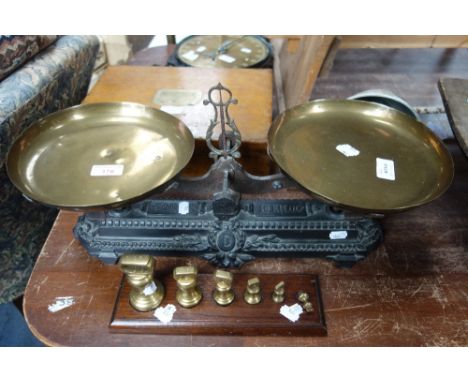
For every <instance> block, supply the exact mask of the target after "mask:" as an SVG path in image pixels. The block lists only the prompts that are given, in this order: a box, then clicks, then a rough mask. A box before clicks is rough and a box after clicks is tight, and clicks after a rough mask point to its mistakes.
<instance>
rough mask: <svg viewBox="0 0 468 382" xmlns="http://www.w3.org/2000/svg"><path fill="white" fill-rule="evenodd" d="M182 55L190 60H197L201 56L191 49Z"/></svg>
mask: <svg viewBox="0 0 468 382" xmlns="http://www.w3.org/2000/svg"><path fill="white" fill-rule="evenodd" d="M182 57H183V58H185V59H187V60H189V61H195V60H196V59H197V58H198V57H199V55H198V54H196V53H195V52H194V51H193V50H190V51H188V52H187V53H184V54H183V55H182Z"/></svg>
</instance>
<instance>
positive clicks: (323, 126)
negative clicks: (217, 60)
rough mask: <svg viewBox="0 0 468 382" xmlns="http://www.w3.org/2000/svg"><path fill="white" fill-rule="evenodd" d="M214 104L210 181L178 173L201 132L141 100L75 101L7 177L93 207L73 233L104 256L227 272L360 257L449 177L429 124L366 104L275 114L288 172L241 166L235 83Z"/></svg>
mask: <svg viewBox="0 0 468 382" xmlns="http://www.w3.org/2000/svg"><path fill="white" fill-rule="evenodd" d="M204 103H205V105H211V106H212V107H213V109H214V117H213V119H212V120H211V122H210V123H209V127H208V129H207V134H206V143H207V145H208V147H209V149H210V156H211V157H212V158H213V160H214V163H213V165H212V166H211V168H210V170H209V171H208V172H207V173H206V174H205V175H203V176H201V177H183V176H179V175H178V174H179V173H180V171H181V170H182V169H183V168H184V167H185V166H186V165H187V163H188V162H189V160H190V159H191V157H192V155H193V152H194V138H193V136H192V134H191V133H190V130H189V129H188V128H187V127H186V126H185V125H184V124H183V123H182V122H181V121H180V120H178V119H177V118H175V117H173V116H171V115H169V114H167V113H165V112H162V111H160V110H157V109H154V108H150V107H147V106H143V105H139V104H132V103H103V104H88V105H81V106H76V107H72V108H69V109H65V110H62V111H59V112H56V113H54V114H51V115H49V116H47V117H46V118H44V119H42V120H40V121H39V122H37V123H35V124H33V125H32V126H31V127H30V128H28V129H27V130H26V131H25V132H24V133H23V135H21V136H20V137H19V138H18V139H17V140H16V142H15V143H14V145H13V147H12V149H11V150H10V153H9V156H8V160H7V169H8V173H9V176H10V178H11V180H12V182H13V183H14V185H15V186H16V187H17V188H18V189H19V190H20V191H21V192H22V193H23V194H24V195H25V196H26V197H27V198H29V199H31V200H34V201H36V202H39V203H42V204H45V205H49V206H55V207H58V208H61V209H73V210H80V211H85V214H84V215H82V216H81V217H80V218H79V220H78V222H77V224H76V226H75V228H74V235H75V237H76V238H77V239H78V240H79V241H80V242H81V243H82V245H83V246H84V247H85V248H86V250H87V251H88V252H89V254H90V255H91V256H96V257H97V258H99V259H100V260H102V261H104V262H105V263H115V262H117V261H118V259H119V257H121V256H122V255H125V254H127V253H141V254H149V255H152V256H167V255H181V256H188V255H192V256H199V257H201V258H203V259H206V260H208V261H210V262H211V263H213V264H215V265H216V266H219V267H226V268H227V267H239V266H241V265H242V264H244V263H245V262H247V261H251V260H254V259H255V258H257V257H322V258H325V259H329V260H333V261H335V262H336V263H337V264H338V265H340V266H351V265H353V264H355V263H356V262H357V261H359V260H362V259H364V258H365V257H366V255H367V254H368V253H369V252H370V251H372V250H373V249H374V248H376V247H377V246H378V245H379V243H380V242H381V240H382V238H383V235H382V229H381V226H380V224H379V221H378V220H379V218H380V217H382V216H384V215H386V214H389V213H394V212H401V211H404V210H407V209H410V208H413V207H417V206H421V205H423V204H425V203H428V202H430V201H432V200H434V199H435V198H437V197H439V196H440V195H441V194H442V193H443V192H444V191H445V190H446V189H447V188H448V186H449V185H450V183H451V181H452V177H453V171H454V169H453V162H452V159H451V156H450V154H449V153H448V151H447V149H446V148H445V146H444V145H443V143H441V142H440V140H439V139H438V138H437V137H436V136H435V135H434V134H433V133H432V132H431V131H430V130H429V129H428V128H427V127H426V126H424V125H423V124H422V123H420V122H419V121H417V120H416V119H415V118H413V117H412V116H410V115H408V114H405V113H403V112H400V111H398V110H395V109H393V108H390V107H387V106H385V105H382V104H378V103H373V102H365V101H357V100H319V101H313V102H309V103H307V104H304V105H300V106H297V107H294V108H292V109H289V110H287V111H286V112H284V113H283V114H281V115H280V116H278V118H276V120H275V121H274V122H273V125H272V126H271V128H270V131H269V135H268V153H269V155H270V156H271V158H272V159H273V161H274V162H275V163H276V164H277V165H278V166H279V168H280V169H281V172H278V173H276V174H273V175H269V176H255V175H252V174H249V173H248V172H246V171H245V170H244V169H243V168H242V166H241V165H240V164H239V162H238V161H237V159H238V158H239V157H240V153H239V148H240V145H241V134H240V132H239V130H238V128H237V127H236V124H235V122H234V120H233V119H232V118H231V116H230V114H229V107H230V106H231V105H234V104H236V103H237V101H236V100H235V99H234V98H233V97H232V94H231V92H230V91H229V90H228V89H227V88H225V87H223V86H222V85H221V84H218V85H217V86H215V87H213V88H211V89H210V90H209V92H208V99H207V100H205V101H204ZM207 122H208V121H207ZM207 125H208V123H207ZM216 136H217V137H218V138H217V140H215V137H216Z"/></svg>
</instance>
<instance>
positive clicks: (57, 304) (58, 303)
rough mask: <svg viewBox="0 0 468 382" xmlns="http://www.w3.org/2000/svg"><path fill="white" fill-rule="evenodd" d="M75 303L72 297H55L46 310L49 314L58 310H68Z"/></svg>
mask: <svg viewBox="0 0 468 382" xmlns="http://www.w3.org/2000/svg"><path fill="white" fill-rule="evenodd" d="M74 303H75V298H74V297H73V296H66V297H56V298H55V301H54V303H53V304H50V305H49V306H48V307H47V309H48V310H49V312H51V313H55V312H58V311H59V310H62V309H65V308H68V307H70V306H72V305H73V304H74Z"/></svg>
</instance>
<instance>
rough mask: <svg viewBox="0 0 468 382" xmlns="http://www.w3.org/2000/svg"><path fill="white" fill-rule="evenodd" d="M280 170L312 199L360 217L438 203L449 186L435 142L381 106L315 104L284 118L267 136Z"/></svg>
mask: <svg viewBox="0 0 468 382" xmlns="http://www.w3.org/2000/svg"><path fill="white" fill-rule="evenodd" d="M268 148H269V152H270V155H271V156H272V157H273V159H274V160H275V162H276V163H277V164H278V165H279V166H280V167H281V169H282V170H283V171H284V172H285V173H286V174H288V175H289V176H290V177H291V178H293V179H294V180H295V181H296V182H298V183H299V184H300V185H302V186H303V187H304V188H306V189H307V190H309V191H310V192H312V193H313V194H315V195H316V196H318V197H320V198H322V199H324V200H326V201H328V202H332V203H334V204H337V205H341V206H345V207H351V208H354V209H357V210H360V211H365V212H376V213H385V212H396V211H403V210H406V209H408V208H412V207H416V206H419V205H422V204H425V203H428V202H430V201H432V200H434V199H435V198H437V197H438V196H440V195H441V194H442V193H443V192H444V191H445V190H446V189H447V188H448V187H449V185H450V183H451V181H452V178H453V171H454V170H453V162H452V158H451V156H450V154H449V153H448V151H447V149H446V148H445V146H444V145H443V143H442V142H440V141H439V139H438V138H437V137H436V136H435V135H434V134H433V133H432V132H431V131H430V130H429V129H428V128H427V127H426V126H424V125H423V124H422V123H420V122H418V121H416V120H415V119H413V118H411V117H409V116H408V115H406V114H404V113H401V112H399V111H397V110H394V109H391V108H389V107H387V106H383V105H378V104H374V103H370V102H364V101H351V100H320V101H314V102H309V103H307V104H304V105H300V106H297V107H294V108H292V109H289V110H287V111H285V112H284V113H283V114H281V115H280V116H278V118H277V119H276V120H275V121H274V122H273V125H272V127H271V129H270V131H269V136H268Z"/></svg>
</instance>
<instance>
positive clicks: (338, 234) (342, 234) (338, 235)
mask: <svg viewBox="0 0 468 382" xmlns="http://www.w3.org/2000/svg"><path fill="white" fill-rule="evenodd" d="M328 236H329V237H330V239H331V240H339V239H346V238H347V237H348V231H331V232H330V234H329V235H328Z"/></svg>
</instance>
